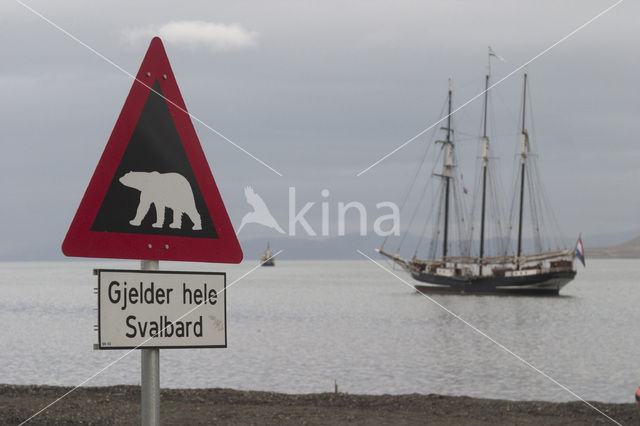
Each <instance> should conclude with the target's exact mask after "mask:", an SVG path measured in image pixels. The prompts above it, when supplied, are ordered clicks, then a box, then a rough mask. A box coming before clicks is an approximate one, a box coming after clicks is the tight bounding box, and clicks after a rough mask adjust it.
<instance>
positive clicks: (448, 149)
mask: <svg viewBox="0 0 640 426" xmlns="http://www.w3.org/2000/svg"><path fill="white" fill-rule="evenodd" d="M451 95H452V90H451V79H449V109H448V114H447V129H446V130H447V139H446V140H445V142H444V144H445V160H444V161H445V163H444V173H443V176H444V179H445V196H444V236H443V239H442V259H443V260H445V259H446V257H447V243H448V238H449V192H450V186H451V168H452V167H453V159H452V157H453V153H452V150H453V144H452V143H451Z"/></svg>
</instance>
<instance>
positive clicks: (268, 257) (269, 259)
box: [260, 242, 276, 266]
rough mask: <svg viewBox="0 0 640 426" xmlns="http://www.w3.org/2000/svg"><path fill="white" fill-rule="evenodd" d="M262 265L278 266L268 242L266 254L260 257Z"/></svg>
mask: <svg viewBox="0 0 640 426" xmlns="http://www.w3.org/2000/svg"><path fill="white" fill-rule="evenodd" d="M260 263H261V264H262V266H276V261H275V258H274V256H273V253H272V252H271V249H270V248H269V243H268V242H267V249H266V250H265V251H264V253H262V256H260Z"/></svg>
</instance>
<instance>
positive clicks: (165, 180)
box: [119, 172, 202, 231]
mask: <svg viewBox="0 0 640 426" xmlns="http://www.w3.org/2000/svg"><path fill="white" fill-rule="evenodd" d="M119 180H120V183H121V184H123V185H124V186H128V187H130V188H134V189H137V190H138V191H140V202H139V203H138V208H137V210H136V217H134V218H133V220H131V221H129V223H130V224H131V225H133V226H140V224H141V223H142V220H143V219H144V217H145V216H146V215H147V212H148V211H149V209H150V208H151V204H153V205H154V206H155V208H156V223H154V224H153V225H152V226H153V227H154V228H162V226H163V225H164V209H165V207H168V208H170V209H171V210H173V222H172V223H171V225H169V227H171V228H174V229H176V228H181V227H182V215H183V214H186V215H187V216H189V219H191V221H192V222H193V230H194V231H199V230H201V229H202V221H201V219H200V214H198V210H197V209H196V203H195V200H194V198H193V191H192V190H191V185H189V181H187V179H185V177H184V176H182V175H181V174H179V173H159V172H129V173H127V174H125V175H124V176H122V177H121V178H120V179H119Z"/></svg>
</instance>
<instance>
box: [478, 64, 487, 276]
mask: <svg viewBox="0 0 640 426" xmlns="http://www.w3.org/2000/svg"><path fill="white" fill-rule="evenodd" d="M488 100H489V74H488V73H487V75H486V78H485V86H484V117H483V123H482V211H481V213H480V256H479V261H480V262H479V264H480V275H482V257H483V256H484V222H485V211H486V200H487V166H488V163H489V138H488V137H487V103H488Z"/></svg>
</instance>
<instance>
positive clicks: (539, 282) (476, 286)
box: [411, 270, 576, 295]
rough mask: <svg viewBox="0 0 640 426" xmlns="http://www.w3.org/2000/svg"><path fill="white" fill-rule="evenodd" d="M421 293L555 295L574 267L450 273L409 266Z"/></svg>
mask: <svg viewBox="0 0 640 426" xmlns="http://www.w3.org/2000/svg"><path fill="white" fill-rule="evenodd" d="M411 275H412V276H413V278H414V279H416V280H417V281H420V282H421V283H420V284H416V285H415V286H414V287H415V288H416V290H418V291H421V292H424V293H455V294H505V295H557V294H558V293H559V292H560V289H561V288H562V287H564V286H565V285H567V284H568V283H569V282H570V281H571V280H573V278H574V277H575V276H576V271H574V270H561V271H542V272H540V273H536V274H532V275H525V276H511V277H506V276H472V277H455V276H454V277H451V276H443V275H438V274H433V273H427V272H421V271H417V270H411Z"/></svg>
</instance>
